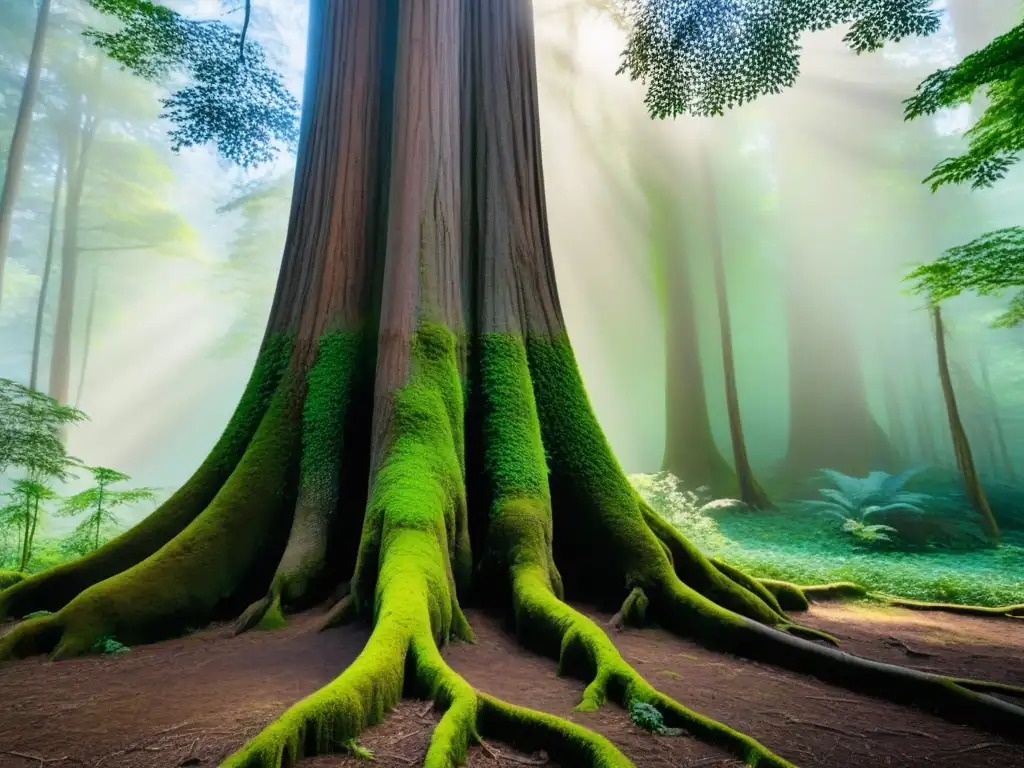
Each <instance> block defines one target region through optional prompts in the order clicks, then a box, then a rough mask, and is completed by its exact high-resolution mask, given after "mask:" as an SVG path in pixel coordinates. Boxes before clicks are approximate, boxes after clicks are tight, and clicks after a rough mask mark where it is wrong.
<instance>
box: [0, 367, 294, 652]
mask: <svg viewBox="0 0 1024 768" xmlns="http://www.w3.org/2000/svg"><path fill="white" fill-rule="evenodd" d="M296 400H297V398H296V396H295V391H294V386H293V385H292V383H290V382H288V381H287V380H286V381H284V382H282V385H281V386H280V387H279V389H278V391H277V394H276V395H275V397H274V398H273V399H272V401H271V404H270V406H269V408H268V410H267V413H266V415H265V416H264V418H263V420H262V422H261V424H260V427H259V429H258V430H257V431H256V434H255V436H254V437H253V439H252V442H251V444H250V446H249V449H248V450H247V451H246V453H245V456H243V457H242V460H241V461H240V462H239V463H238V466H237V467H236V468H235V471H234V472H232V473H231V476H230V477H229V478H228V480H227V482H226V483H225V484H224V486H223V487H222V488H221V490H220V492H219V493H218V494H217V495H216V497H215V498H214V499H213V500H212V501H211V503H210V504H209V506H207V508H206V509H205V510H204V511H203V513H202V514H201V515H199V516H198V517H197V518H196V519H195V520H193V522H192V523H191V524H190V525H189V526H188V527H187V528H186V529H185V530H184V531H182V532H181V533H180V534H179V535H178V536H177V537H175V538H174V539H173V540H172V541H171V542H169V543H168V544H167V545H166V546H165V547H163V548H162V549H160V550H159V552H157V553H156V554H154V555H152V556H151V557H149V558H147V559H146V560H143V561H142V562H141V563H139V564H138V565H136V566H134V567H132V568H129V569H128V570H126V571H123V572H121V573H119V574H117V575H116V576H113V577H111V578H109V579H107V580H106V581H102V582H100V583H99V584H95V585H93V586H92V587H90V588H89V589H86V590H85V591H84V592H82V593H81V594H79V595H78V597H76V598H75V599H74V600H72V601H71V602H70V603H68V604H67V605H66V606H65V607H64V608H62V609H61V610H60V611H59V612H58V613H56V614H55V615H54V616H52V617H49V621H51V622H52V625H53V626H58V627H59V628H60V630H61V632H60V636H59V642H57V643H56V649H55V651H54V657H55V658H62V657H66V656H73V655H78V654H82V653H87V652H88V651H89V649H90V648H91V647H92V645H93V644H94V643H95V642H96V641H97V640H98V639H100V638H103V637H106V636H114V637H117V638H119V639H120V640H121V641H122V642H124V643H126V644H129V645H138V644H142V643H148V642H153V641H156V640H160V639H163V638H166V637H171V636H175V635H178V634H180V633H181V631H182V630H183V629H184V628H186V627H189V626H194V625H196V624H203V623H205V622H206V621H208V620H209V618H210V615H211V614H212V612H213V610H214V608H215V607H216V606H217V605H218V604H219V603H221V601H223V600H225V599H226V598H228V597H230V596H231V595H233V594H234V593H235V591H236V589H237V588H238V587H239V585H240V584H241V583H242V581H243V580H244V578H245V577H246V575H247V574H248V573H249V571H250V570H251V569H252V568H253V566H254V565H255V564H256V563H257V562H258V560H259V559H260V558H261V557H266V556H267V550H268V547H273V546H274V544H275V541H274V540H275V538H276V537H277V536H280V531H281V516H282V514H285V513H286V512H287V510H288V503H289V500H290V492H289V489H290V487H291V486H292V485H293V483H292V480H293V474H294V472H293V469H294V467H295V466H296V465H297V463H298V452H299V414H298V403H297V401H296ZM44 621H46V619H44ZM24 626H25V625H20V626H18V627H15V629H14V630H12V633H11V634H16V633H18V632H19V631H30V630H29V629H24V630H23V629H22V627H24ZM18 642H19V641H18V640H16V639H12V640H10V641H9V640H8V637H4V638H2V639H0V658H4V657H7V656H9V655H10V654H11V652H12V650H14V649H15V648H16V647H18Z"/></svg>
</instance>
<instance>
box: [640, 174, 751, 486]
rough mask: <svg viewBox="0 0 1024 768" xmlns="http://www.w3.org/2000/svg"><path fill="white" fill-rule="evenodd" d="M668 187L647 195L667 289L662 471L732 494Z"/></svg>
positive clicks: (686, 482) (688, 271)
mask: <svg viewBox="0 0 1024 768" xmlns="http://www.w3.org/2000/svg"><path fill="white" fill-rule="evenodd" d="M672 199H673V197H672V196H671V193H670V191H669V189H668V188H667V187H666V186H664V185H659V186H657V187H656V188H655V189H654V191H653V192H651V193H649V194H648V202H649V207H650V214H651V218H652V241H653V242H652V246H653V247H654V248H655V249H657V251H658V253H657V254H655V260H656V262H657V263H658V264H659V265H660V267H661V270H662V273H663V274H662V279H663V280H664V290H665V302H664V305H665V374H666V384H665V454H664V458H663V459H662V464H661V468H662V470H664V471H666V472H671V473H672V474H673V475H675V476H676V477H677V478H679V480H680V482H681V483H682V485H683V486H684V487H686V488H687V489H689V490H691V491H692V490H695V489H697V488H701V487H707V488H709V489H710V490H711V491H712V493H713V494H714V495H716V496H734V495H735V494H736V492H737V488H738V486H737V479H736V473H735V472H734V471H733V468H732V467H730V466H729V463H728V462H727V461H726V460H725V458H724V457H723V456H722V453H721V451H719V449H718V446H717V445H716V444H715V439H714V436H713V434H712V431H711V418H710V415H709V413H708V404H707V394H706V392H705V388H704V373H703V370H702V362H701V356H700V341H699V338H698V333H697V310H696V306H695V304H694V293H693V274H692V269H691V265H690V255H689V253H688V252H687V246H686V244H685V243H684V242H683V238H682V237H680V235H679V233H678V227H679V226H680V225H679V213H678V212H676V211H673V210H672V206H671V204H670V202H669V201H670V200H672Z"/></svg>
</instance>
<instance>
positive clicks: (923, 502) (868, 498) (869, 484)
mask: <svg viewBox="0 0 1024 768" xmlns="http://www.w3.org/2000/svg"><path fill="white" fill-rule="evenodd" d="M923 471H924V468H923V467H915V468H912V469H909V470H907V471H905V472H902V473H901V474H899V475H890V474H888V473H887V472H871V473H870V474H869V475H868V476H867V477H864V478H857V477H850V476H849V475H845V474H843V473H842V472H837V471H836V470H833V469H823V470H821V475H822V477H823V478H824V479H826V480H827V481H830V482H831V483H832V484H833V486H834V487H832V488H821V489H820V490H819V493H821V495H822V496H824V497H825V500H823V501H817V500H812V501H803V502H801V506H803V508H804V509H808V510H814V511H818V512H822V513H824V514H826V515H828V516H830V517H836V518H838V519H840V520H841V521H842V528H841V530H842V531H843V532H844V533H847V534H849V535H850V536H851V537H853V538H854V539H855V540H856V541H857V542H858V543H861V544H867V545H879V544H881V545H885V546H888V545H893V546H898V547H903V548H906V547H923V546H926V545H928V544H941V545H950V546H956V545H959V544H963V543H967V544H969V545H972V546H980V545H983V544H984V543H985V538H984V536H981V535H980V534H979V532H978V531H977V530H975V527H974V525H973V518H970V517H968V516H964V517H963V519H962V520H957V519H956V517H955V516H956V513H957V512H960V511H963V510H956V509H950V508H949V507H948V505H945V504H943V503H942V500H941V499H939V498H938V497H936V496H933V495H931V494H927V493H920V492H914V491H908V490H906V489H905V488H904V486H905V485H906V483H907V482H908V481H909V480H910V479H911V478H913V477H914V476H915V475H918V474H920V473H921V472H923ZM951 512H952V513H953V517H951V516H950V513H951Z"/></svg>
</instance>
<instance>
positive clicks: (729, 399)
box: [701, 148, 774, 509]
mask: <svg viewBox="0 0 1024 768" xmlns="http://www.w3.org/2000/svg"><path fill="white" fill-rule="evenodd" d="M709 153H710V149H709V148H705V149H704V151H702V152H701V168H702V170H703V176H704V179H703V180H704V184H705V195H706V201H707V221H708V226H709V229H710V234H711V240H710V246H711V262H712V266H713V268H714V274H715V298H716V299H717V303H718V325H719V331H720V337H721V345H722V367H723V370H724V374H725V401H726V407H727V408H728V412H729V436H730V438H731V439H732V454H733V464H734V465H735V467H736V478H737V480H738V482H739V497H740V500H741V501H742V502H743V503H744V504H746V505H747V506H748V507H751V508H752V509H771V508H772V507H773V506H774V505H773V504H772V502H771V499H769V498H768V494H767V493H765V492H764V489H762V488H761V486H760V485H759V484H758V482H757V478H756V477H755V476H754V470H753V469H752V468H751V466H750V459H749V458H748V456H747V444H746V440H745V439H744V437H743V421H742V419H741V415H740V397H739V392H738V390H737V387H736V365H735V360H734V359H733V346H732V322H731V319H730V317H729V292H728V286H727V285H726V278H725V256H724V254H723V252H722V251H723V247H722V232H721V223H720V220H719V216H718V195H717V193H716V190H715V177H714V171H713V169H712V166H711V157H710V154H709Z"/></svg>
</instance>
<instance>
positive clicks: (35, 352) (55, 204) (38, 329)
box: [29, 146, 67, 389]
mask: <svg viewBox="0 0 1024 768" xmlns="http://www.w3.org/2000/svg"><path fill="white" fill-rule="evenodd" d="M66 161H67V158H66V155H65V152H64V149H63V146H62V148H61V154H60V159H59V160H58V162H57V176H56V178H55V179H54V182H53V199H52V201H51V202H50V227H49V232H48V233H47V236H46V261H45V262H44V263H43V281H42V284H41V285H40V286H39V300H38V301H37V302H36V324H35V330H34V331H33V334H32V368H31V370H30V372H29V386H30V387H31V388H32V389H35V388H36V382H37V381H38V380H39V354H40V351H41V350H42V341H43V318H44V317H45V316H46V297H47V294H48V293H49V291H50V274H51V273H52V272H53V256H54V253H55V249H56V242H57V225H58V221H59V219H58V216H59V215H60V192H61V188H62V187H63V186H64V171H65V165H66Z"/></svg>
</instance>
